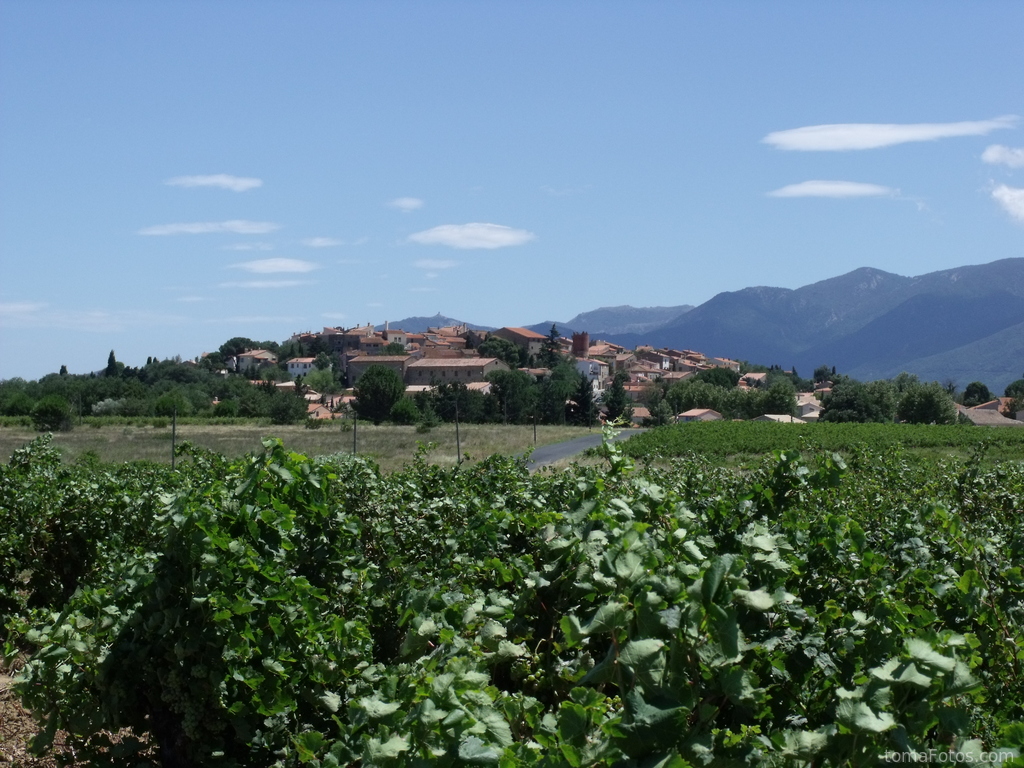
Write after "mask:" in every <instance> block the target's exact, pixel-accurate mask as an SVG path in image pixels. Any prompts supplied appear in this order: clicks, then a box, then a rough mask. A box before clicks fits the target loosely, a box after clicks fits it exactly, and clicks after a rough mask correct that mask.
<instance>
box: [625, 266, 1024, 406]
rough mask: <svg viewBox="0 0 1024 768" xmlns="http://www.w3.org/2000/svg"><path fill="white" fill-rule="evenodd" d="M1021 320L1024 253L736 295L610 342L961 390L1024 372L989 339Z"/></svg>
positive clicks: (1023, 364)
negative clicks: (902, 376) (911, 376)
mask: <svg viewBox="0 0 1024 768" xmlns="http://www.w3.org/2000/svg"><path fill="white" fill-rule="evenodd" d="M1019 323H1024V259H1003V260H1001V261H996V262H992V263H990V264H980V265H973V266H966V267H957V268H956V269H948V270H942V271H939V272H931V273H928V274H925V275H920V276H917V277H903V276H900V275H894V274H891V273H888V272H883V271H882V270H878V269H871V268H861V269H857V270H854V271H853V272H850V273H847V274H845V275H840V276H839V277H835V278H830V279H828V280H823V281H821V282H818V283H814V284H812V285H807V286H804V287H802V288H797V289H795V290H790V289H786V288H766V287H756V288H745V289H743V290H740V291H730V292H726V293H721V294H718V295H717V296H715V297H714V298H712V299H710V300H709V301H707V302H705V303H704V304H701V305H700V306H699V307H696V308H695V309H692V310H691V311H689V312H687V313H685V314H683V315H681V316H679V317H678V318H676V319H675V320H673V321H670V322H668V323H666V324H665V325H662V326H661V327H658V328H655V329H653V330H651V331H648V332H646V333H643V334H622V335H618V336H616V337H614V338H611V339H610V340H612V341H616V342H617V343H620V344H625V345H628V346H634V345H636V344H640V343H649V344H653V345H654V346H668V347H674V348H677V349H695V350H699V351H701V352H704V353H705V354H709V355H713V356H716V357H731V358H735V359H741V360H748V361H750V362H755V363H762V364H766V365H770V364H778V365H782V366H783V367H788V366H790V365H796V366H797V368H798V370H801V371H804V372H809V371H810V370H812V369H813V368H814V367H816V366H818V365H822V364H828V365H834V366H836V367H837V368H838V369H839V370H840V371H844V372H847V373H849V374H851V375H853V376H856V377H858V378H865V379H870V378H877V377H882V376H890V375H894V374H895V373H899V372H900V371H901V370H907V371H910V372H912V373H918V375H921V376H928V377H929V378H932V379H934V378H943V379H944V378H952V379H953V380H955V381H957V383H958V384H960V385H961V386H963V385H964V384H966V383H968V381H972V380H974V379H975V378H976V379H979V380H982V381H986V383H988V384H989V386H992V387H997V386H999V382H1000V381H1002V380H1003V379H1004V378H1005V377H1007V376H1008V377H1009V379H1008V381H1012V380H1014V379H1016V378H1019V377H1020V373H1021V371H1020V370H1018V369H1021V368H1024V361H1022V360H1021V357H1020V356H1014V354H1013V353H1012V352H1011V351H1010V350H1011V349H1014V348H1016V347H1015V345H1013V344H1012V343H1010V344H1009V347H1008V346H1007V345H1006V344H1005V343H1004V344H1003V346H1002V347H1001V348H1000V345H999V344H997V343H994V342H986V340H991V339H994V338H996V337H998V338H999V339H1001V340H1002V341H1003V342H1007V341H1009V340H1010V336H1012V334H1010V331H1009V329H1011V328H1013V327H1015V326H1017V325H1018V324H1019ZM1007 334H1009V336H1008V335H1007ZM967 360H970V361H971V362H970V365H967V364H965V363H966V361H967ZM970 370H976V371H978V373H977V374H976V375H973V376H971V375H969V374H967V373H966V372H967V371H970ZM941 371H948V373H946V374H944V375H939V374H940V373H941ZM982 372H986V375H988V376H989V379H984V378H982ZM964 376H966V377H967V378H966V380H965V381H961V380H960V378H961V377H964Z"/></svg>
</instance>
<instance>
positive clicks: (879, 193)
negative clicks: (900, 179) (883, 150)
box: [768, 180, 899, 197]
mask: <svg viewBox="0 0 1024 768" xmlns="http://www.w3.org/2000/svg"><path fill="white" fill-rule="evenodd" d="M897 194H899V190H896V189H892V188H891V187H883V186H881V185H880V184H863V183H861V182H859V181H818V180H812V181H801V182H800V183H799V184H788V185H786V186H785V187H780V188H779V189H776V190H774V191H772V192H769V193H768V196H769V197H886V196H888V197H893V196H895V195H897Z"/></svg>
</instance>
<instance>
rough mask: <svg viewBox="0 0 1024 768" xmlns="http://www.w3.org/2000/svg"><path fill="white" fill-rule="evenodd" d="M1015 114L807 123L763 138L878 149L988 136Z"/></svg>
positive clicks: (804, 145)
mask: <svg viewBox="0 0 1024 768" xmlns="http://www.w3.org/2000/svg"><path fill="white" fill-rule="evenodd" d="M1018 119H1019V118H1017V117H1016V116H1015V115H1006V116H1003V117H996V118H993V119H991V120H975V121H967V122H961V123H836V124H832V125H807V126H804V127H802V128H791V129H789V130H785V131H775V132H773V133H769V134H768V135H767V136H765V137H764V138H763V139H761V141H762V142H763V143H765V144H769V145H771V146H773V147H775V148H776V149H787V150H797V151H801V152H842V151H845V150H856V149H879V148H880V147H891V146H894V145H896V144H907V143H909V142H914V141H935V140H936V139H947V138H952V137H955V136H985V135H987V134H989V133H991V132H992V131H996V130H1000V129H1002V128H1013V127H1014V126H1015V125H1016V124H1017V121H1018Z"/></svg>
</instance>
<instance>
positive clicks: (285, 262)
mask: <svg viewBox="0 0 1024 768" xmlns="http://www.w3.org/2000/svg"><path fill="white" fill-rule="evenodd" d="M231 266H232V267H234V268H235V269H244V270H245V271H246V272H254V273H256V274H260V275H270V274H276V273H279V272H312V271H313V270H314V269H318V268H319V266H320V265H319V264H316V263H314V262H312V261H303V260H302V259H257V260H256V261H243V262H239V263H238V264H232V265H231Z"/></svg>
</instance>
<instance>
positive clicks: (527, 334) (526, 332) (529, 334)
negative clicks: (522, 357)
mask: <svg viewBox="0 0 1024 768" xmlns="http://www.w3.org/2000/svg"><path fill="white" fill-rule="evenodd" d="M499 330H502V331H512V332H513V333H517V334H519V335H520V336H523V337H524V338H527V339H546V338H547V336H545V335H544V334H543V333H537V332H536V331H531V330H530V329H529V328H513V327H512V326H505V327H504V328H499Z"/></svg>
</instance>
